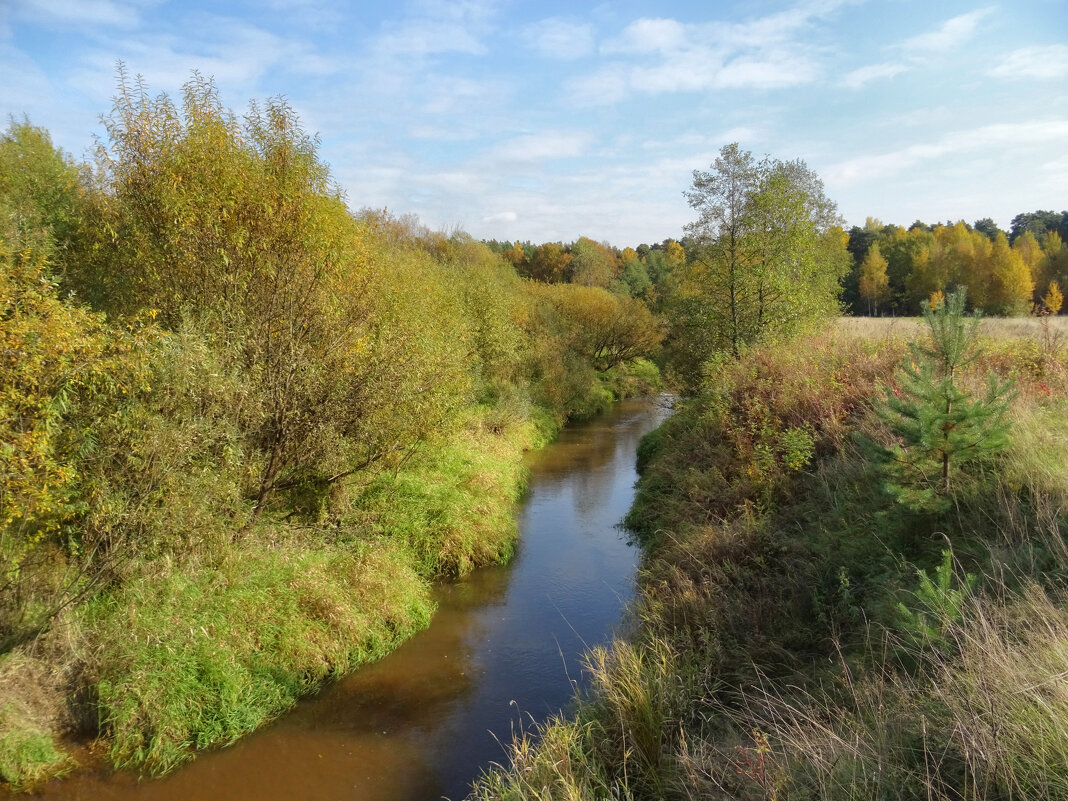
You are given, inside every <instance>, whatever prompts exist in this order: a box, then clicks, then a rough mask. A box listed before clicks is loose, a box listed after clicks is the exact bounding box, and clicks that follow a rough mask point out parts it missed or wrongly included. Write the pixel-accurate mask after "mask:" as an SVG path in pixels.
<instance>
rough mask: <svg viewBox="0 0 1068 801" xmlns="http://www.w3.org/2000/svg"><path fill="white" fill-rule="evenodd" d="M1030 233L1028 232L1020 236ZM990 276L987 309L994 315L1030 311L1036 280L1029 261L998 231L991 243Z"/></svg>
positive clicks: (1017, 313)
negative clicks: (1033, 277) (1032, 275)
mask: <svg viewBox="0 0 1068 801" xmlns="http://www.w3.org/2000/svg"><path fill="white" fill-rule="evenodd" d="M1027 236H1029V233H1028V234H1025V236H1024V237H1021V239H1023V238H1026V237H1027ZM1017 241H1020V240H1017ZM1036 248H1037V245H1036ZM1036 264H1037V258H1036ZM990 278H991V283H990V293H989V296H988V298H987V302H986V305H985V308H987V309H989V311H991V312H992V313H994V314H1002V315H1020V314H1027V312H1028V309H1029V308H1030V306H1031V294H1032V293H1033V292H1034V288H1035V282H1034V280H1033V279H1032V278H1031V270H1030V268H1029V267H1028V266H1027V263H1026V262H1025V261H1024V259H1023V257H1022V256H1021V254H1020V253H1019V252H1018V251H1017V250H1015V249H1014V248H1012V247H1010V246H1009V240H1008V239H1007V238H1006V237H1005V235H1004V234H998V235H997V238H996V239H995V240H994V243H993V246H992V250H991V253H990Z"/></svg>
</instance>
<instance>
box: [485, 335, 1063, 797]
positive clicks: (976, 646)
mask: <svg viewBox="0 0 1068 801" xmlns="http://www.w3.org/2000/svg"><path fill="white" fill-rule="evenodd" d="M1066 322H1068V321H1066V320H1054V321H1050V322H1049V323H1047V324H1045V325H1044V323H1043V321H1039V320H1028V319H1020V320H989V321H985V322H984V326H985V327H984V329H983V332H982V333H983V334H984V342H983V345H984V347H985V352H984V353H983V355H982V356H981V357H980V359H978V360H977V361H976V362H975V363H974V364H973V365H972V368H973V369H974V371H975V373H976V375H975V376H970V377H969V380H971V379H972V378H974V380H975V382H976V387H977V388H978V387H980V385H981V383H982V382H981V380H980V379H981V378H982V374H983V373H985V372H986V371H988V370H992V371H995V372H997V373H1000V374H1001V375H1003V376H1012V377H1013V378H1014V379H1015V383H1016V387H1017V396H1016V399H1015V401H1014V404H1013V408H1012V411H1011V414H1010V419H1011V426H1012V428H1011V445H1010V447H1009V448H1008V449H1007V450H1006V451H1005V452H1004V453H1003V454H1002V455H1001V456H1000V459H999V462H998V463H997V465H995V466H993V467H992V469H989V470H980V471H978V472H977V473H976V475H975V476H974V479H975V482H977V489H976V491H975V492H973V493H971V494H969V495H968V498H967V502H966V503H962V504H961V506H960V507H959V508H957V509H955V510H954V513H953V514H949V515H946V516H944V517H942V518H940V519H930V518H923V517H916V516H908V515H905V514H903V513H901V512H900V511H899V510H897V511H896V507H894V505H893V503H892V502H891V501H889V500H887V499H886V498H885V497H884V496H883V494H882V493H881V492H880V488H879V478H878V475H877V474H876V473H874V472H873V471H872V470H871V469H870V468H871V466H870V465H869V464H868V463H867V462H866V461H865V459H866V456H865V453H866V452H865V451H864V450H863V449H862V448H859V447H857V446H855V445H854V439H853V436H852V434H853V432H855V431H857V430H858V429H861V430H864V431H865V432H866V433H868V434H869V435H870V436H877V435H878V432H877V431H875V430H874V429H873V430H871V431H869V430H868V429H869V428H872V427H873V426H874V425H875V424H874V423H873V422H872V420H871V419H870V417H869V416H867V415H866V414H865V409H866V408H867V399H868V398H870V397H871V396H872V394H873V393H875V392H876V391H877V389H876V388H877V386H878V383H879V379H880V378H886V377H888V376H889V375H890V374H891V373H892V372H893V369H894V365H895V364H897V363H898V361H899V360H900V357H901V354H902V352H903V351H904V350H905V347H904V343H905V341H906V340H907V339H909V338H912V337H915V336H916V335H917V334H922V333H923V330H924V327H925V326H924V324H923V322H922V321H921V320H900V319H898V320H888V319H881V320H857V319H849V320H843V321H841V322H840V324H839V326H838V331H839V335H835V334H834V333H833V332H832V333H831V334H830V335H825V336H824V337H821V338H817V339H814V340H811V341H809V342H808V343H806V347H805V348H800V349H799V348H796V347H792V348H790V347H784V348H768V349H763V350H762V351H760V352H755V353H753V354H750V356H749V357H747V358H746V359H745V360H743V361H742V362H741V363H738V364H729V365H726V366H725V367H723V369H721V370H719V371H718V372H717V374H716V378H715V380H714V381H710V386H711V390H710V392H709V396H708V397H707V398H703V399H697V400H695V401H693V402H691V403H690V404H689V405H688V406H684V407H683V409H682V411H680V412H679V413H678V414H677V415H676V417H675V418H674V419H673V420H671V421H670V422H669V423H668V424H666V425H665V426H664V427H663V428H662V429H661V430H660V431H659V433H658V434H657V435H655V437H653V438H651V439H650V440H648V441H647V443H646V444H645V448H644V452H643V478H642V483H641V487H640V493H639V501H640V503H639V505H638V506H637V507H636V509H635V512H634V513H633V514H632V518H633V519H634V520H635V522H637V523H639V524H640V527H641V529H642V531H643V533H645V534H646V536H647V537H648V538H649V541H650V542H652V543H654V545H653V547H652V548H651V549H650V550H649V555H648V560H647V564H646V568H647V571H646V574H645V579H646V586H645V588H644V590H645V595H644V601H643V604H642V606H641V607H640V609H639V610H638V611H639V613H640V614H641V615H642V616H643V622H644V624H645V626H644V629H643V632H642V633H641V634H640V635H639V638H638V640H637V642H635V643H634V644H632V645H627V646H625V647H624V646H619V645H616V646H613V647H612V648H609V649H606V650H604V651H600V652H598V653H597V654H595V655H594V656H593V657H592V658H591V670H592V676H593V685H594V687H595V694H594V695H593V697H592V698H590V699H588V700H586V701H584V702H583V703H581V704H580V705H579V707H578V712H577V717H576V719H575V720H573V721H570V722H569V721H565V720H557V721H554V722H553V723H552V724H551V725H550V726H548V727H547V728H546V729H545V730H543V731H542V732H541V737H542V739H541V740H540V743H541V744H540V745H537V744H535V742H534V741H532V740H531V739H530V738H526V739H524V740H523V741H522V742H521V743H519V744H517V746H516V750H515V751H514V752H513V763H512V765H511V767H510V769H509V770H506V771H501V772H498V773H495V774H493V775H492V776H490V777H487V778H486V779H484V780H483V782H482V783H480V785H479V786H478V787H477V791H476V794H475V796H474V797H476V798H478V799H497V798H500V799H526V798H539V799H541V798H554V799H555V798H568V799H571V798H574V799H578V798H611V797H633V798H636V799H658V800H661V799H686V801H691V800H692V801H697V799H702V801H705V800H706V799H723V801H726V799H764V800H765V801H767V799H780V800H781V799H786V798H789V799H791V801H798V800H799V799H812V801H815V799H821V800H822V799H843V800H844V799H859V798H864V799H885V801H891V799H894V800H895V801H896V800H898V799H901V800H902V801H904V799H918V798H923V799H944V800H945V801H950V799H953V800H954V801H995V799H998V800H1000V799H1015V798H1021V799H1022V798H1029V799H1030V798H1035V799H1054V798H1057V799H1064V798H1068V768H1066V767H1065V766H1066V765H1068V723H1066V721H1068V693H1066V692H1065V689H1064V687H1065V677H1066V676H1068V649H1066V647H1065V645H1064V643H1066V642H1068V590H1066V589H1065V583H1066V582H1068V546H1066V542H1065V530H1066V528H1065V525H1066V522H1068V478H1066V476H1068V455H1066V454H1068V446H1066V443H1068V359H1066V357H1065V348H1063V347H1060V346H1058V344H1057V342H1056V335H1057V334H1058V333H1059V332H1061V331H1063V330H1064V329H1065V328H1068V326H1066V325H1065V323H1066ZM1047 334H1048V336H1047ZM884 343H885V344H884ZM713 385H714V386H713ZM793 430H804V431H806V432H808V433H809V434H810V436H811V438H812V441H813V443H814V444H815V454H816V459H815V461H814V462H813V463H809V464H806V465H804V466H803V467H802V468H801V470H800V472H795V471H793V470H792V469H790V468H789V467H788V460H787V459H784V458H782V457H783V456H784V454H785V453H786V451H785V449H784V447H783V443H784V439H783V434H784V433H786V432H788V431H793ZM769 487H770V488H771V491H770V492H769V491H768V489H769ZM947 538H948V539H949V540H951V543H952V545H951V547H952V549H953V554H954V556H955V559H956V561H955V565H956V568H955V571H954V572H955V576H956V577H955V578H953V579H952V580H951V582H950V584H951V586H952V587H953V588H959V587H962V586H964V585H965V583H966V582H965V580H964V578H963V573H964V572H973V573H976V574H982V578H981V581H980V583H979V585H978V587H976V589H975V590H974V591H971V594H970V595H969V591H966V590H965V591H960V592H959V593H958V592H957V591H956V590H954V592H953V593H948V594H946V597H944V598H941V599H940V598H939V597H933V598H927V600H928V601H931V602H932V603H933V605H931V604H928V605H927V606H924V605H923V601H924V598H925V597H926V596H924V597H921V593H920V592H919V590H918V589H917V576H916V574H917V571H918V569H920V568H926V569H928V570H929V569H930V568H931V567H933V566H935V564H936V563H937V559H938V556H939V554H940V552H941V550H942V549H943V548H944V547H945V543H946V540H947ZM932 560H933V561H932ZM962 563H963V564H964V565H966V567H965V566H962ZM936 595H937V594H936ZM950 595H952V596H953V597H952V598H951V597H949V596H950ZM958 595H959V598H958ZM940 600H941V601H944V603H940V602H939V601H940ZM949 601H953V603H950V602H949ZM957 601H959V603H958V602H957ZM898 602H904V603H905V604H906V610H908V611H915V609H921V610H922V611H923V613H924V614H925V615H929V617H930V620H929V621H928V622H929V623H930V626H931V629H932V630H934V631H938V632H939V636H938V638H937V641H934V640H932V639H930V638H929V637H928V638H927V639H925V638H924V637H923V636H916V632H917V631H918V630H916V629H914V626H913V627H910V625H912V624H909V623H908V621H907V620H906V619H905V616H904V615H903V614H902V613H901V612H900V611H897V610H899V605H898ZM576 765H578V766H581V770H576Z"/></svg>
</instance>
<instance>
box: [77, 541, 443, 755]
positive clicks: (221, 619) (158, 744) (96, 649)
mask: <svg viewBox="0 0 1068 801" xmlns="http://www.w3.org/2000/svg"><path fill="white" fill-rule="evenodd" d="M431 610H432V605H431V602H430V601H429V596H428V586H427V584H426V582H425V581H424V580H422V579H421V578H420V577H419V576H417V575H416V574H415V573H414V572H413V571H412V569H411V567H410V566H409V564H408V562H407V560H406V558H405V554H404V552H403V549H402V548H401V547H400V546H398V545H396V544H391V543H389V542H386V541H375V540H369V541H367V542H364V543H360V544H358V545H356V544H354V545H349V546H345V547H338V546H333V547H331V546H330V545H329V544H327V543H322V544H321V546H320V547H319V548H316V549H314V550H312V549H307V548H298V547H294V546H293V544H287V543H279V544H273V545H272V544H270V543H265V542H262V541H260V542H255V543H253V542H251V541H250V543H249V545H248V546H247V547H244V546H243V547H242V548H240V549H239V550H238V551H236V552H234V553H232V555H230V556H229V557H228V558H226V559H224V560H222V561H221V562H220V563H218V565H217V566H216V568H215V569H214V570H211V571H206V570H204V571H189V570H182V569H172V570H161V572H160V575H157V576H154V577H152V579H151V580H146V581H142V582H137V583H129V584H127V585H125V586H124V587H122V588H121V589H118V590H116V591H114V592H111V593H108V594H106V595H103V596H101V597H99V598H97V599H95V600H94V601H93V602H92V603H91V604H89V605H88V606H87V607H86V608H85V609H84V611H83V625H84V627H85V631H86V637H85V641H86V642H87V643H91V644H92V650H90V651H89V652H88V653H86V654H85V660H86V670H87V671H88V672H89V674H90V675H91V676H92V685H93V686H94V687H95V689H96V693H97V706H98V709H99V716H100V727H101V731H102V733H103V734H105V735H106V736H107V738H108V740H109V741H110V743H111V757H112V759H113V761H114V763H115V764H116V765H118V766H120V767H134V768H139V769H142V770H147V771H149V772H153V773H161V772H164V771H166V770H168V769H170V768H171V767H173V766H174V765H176V764H177V763H179V762H181V761H183V760H185V759H187V758H189V757H190V756H191V754H192V751H193V750H194V749H202V748H208V747H211V746H215V745H221V744H225V743H229V742H232V741H233V740H235V739H236V738H237V737H239V736H241V735H242V734H245V733H247V732H250V731H252V730H253V729H255V728H256V727H257V726H259V725H260V724H261V723H263V721H265V720H267V719H270V718H271V717H274V716H276V715H278V714H280V713H281V712H283V711H285V710H286V709H287V708H289V707H290V706H291V705H292V704H293V703H295V702H296V700H297V698H299V697H300V696H301V695H302V694H304V693H306V692H308V691H309V690H311V689H312V688H313V687H315V686H316V685H317V684H318V683H319V682H320V681H322V680H323V679H324V678H326V677H327V676H330V675H333V674H338V673H343V672H345V671H348V670H350V669H352V668H353V667H356V666H357V665H359V664H362V663H363V662H366V661H369V660H371V659H375V658H377V657H380V656H382V655H383V654H384V653H386V652H388V651H389V650H390V649H392V648H393V647H394V646H395V645H396V644H397V643H398V642H400V641H401V640H403V639H404V638H405V637H408V636H410V635H411V634H412V633H413V632H414V631H415V630H418V629H419V628H422V627H424V626H425V625H426V624H427V622H428V621H429V618H430V613H431Z"/></svg>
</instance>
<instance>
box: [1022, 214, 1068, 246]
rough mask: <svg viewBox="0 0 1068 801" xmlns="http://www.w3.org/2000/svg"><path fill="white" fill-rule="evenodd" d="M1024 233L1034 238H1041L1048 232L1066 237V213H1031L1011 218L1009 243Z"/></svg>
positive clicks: (1067, 228)
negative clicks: (1029, 233)
mask: <svg viewBox="0 0 1068 801" xmlns="http://www.w3.org/2000/svg"><path fill="white" fill-rule="evenodd" d="M1025 231H1030V232H1031V233H1032V234H1034V236H1035V237H1036V238H1041V237H1042V236H1043V235H1044V234H1046V233H1047V232H1048V231H1057V232H1058V233H1059V234H1060V235H1061V237H1062V238H1065V237H1068V211H1062V212H1056V211H1031V212H1024V213H1023V214H1017V215H1016V216H1015V217H1013V218H1012V225H1011V227H1010V228H1009V242H1010V243H1015V242H1016V238H1017V237H1019V236H1022V235H1023V233H1024V232H1025Z"/></svg>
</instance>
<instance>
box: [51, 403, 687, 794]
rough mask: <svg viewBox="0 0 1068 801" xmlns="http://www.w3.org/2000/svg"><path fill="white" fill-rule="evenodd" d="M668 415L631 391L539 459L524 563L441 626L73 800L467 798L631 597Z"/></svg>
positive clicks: (447, 610)
mask: <svg viewBox="0 0 1068 801" xmlns="http://www.w3.org/2000/svg"><path fill="white" fill-rule="evenodd" d="M667 414H668V410H667V403H666V401H665V399H664V398H661V399H653V400H629V401H623V402H621V403H618V404H616V405H615V406H614V407H613V408H612V410H611V411H609V412H608V413H606V414H604V415H601V416H599V417H597V418H595V419H594V420H591V421H589V422H586V423H581V424H577V425H572V426H569V427H568V428H567V429H565V430H564V431H563V432H562V434H561V435H560V437H559V439H558V440H557V441H556V442H555V443H553V444H552V445H550V446H549V447H547V448H544V449H543V450H541V451H538V452H536V453H533V454H531V455H530V456H529V457H528V458H529V467H530V489H529V492H528V493H527V497H526V499H525V500H524V502H523V504H522V506H521V508H520V509H519V511H518V514H519V515H520V531H521V534H520V541H519V547H518V550H517V553H516V556H515V558H514V559H513V560H512V562H511V563H510V564H508V565H506V566H503V567H493V568H484V569H481V570H478V571H475V572H474V574H472V575H471V576H470V577H468V578H467V579H466V580H464V581H461V582H458V583H455V584H447V585H442V586H440V587H439V588H438V589H437V590H436V595H437V601H438V611H437V613H436V614H435V615H434V618H433V621H432V622H431V624H430V627H429V628H428V629H427V630H426V631H423V632H421V633H419V634H417V635H416V636H415V637H413V638H411V639H410V640H408V641H407V642H406V643H404V644H403V645H402V646H400V647H399V648H398V649H397V650H396V651H394V652H393V653H392V654H390V655H389V656H387V657H385V658H384V659H382V660H380V661H378V662H376V663H374V664H372V665H369V666H367V667H364V668H361V669H360V670H358V671H357V672H355V673H353V674H352V675H350V676H348V677H346V678H344V679H341V680H339V681H337V682H334V683H332V684H330V685H328V686H327V687H325V688H324V689H323V690H322V691H321V692H319V693H318V694H316V695H314V696H312V697H311V698H308V699H307V700H305V701H302V702H301V703H300V704H299V705H298V706H297V707H296V708H295V709H294V710H293V711H292V712H291V713H289V714H287V715H286V716H285V717H283V718H281V719H280V720H278V721H277V722H275V723H273V724H271V725H269V726H267V727H265V728H264V729H262V730H260V731H259V732H257V733H255V734H253V735H251V736H249V737H247V738H245V739H243V740H241V741H240V742H238V743H237V744H235V745H233V746H231V747H229V748H225V749H222V750H218V751H214V752H210V753H206V754H201V755H200V756H198V757H197V759H196V760H195V761H193V762H191V763H190V764H188V765H186V766H185V767H183V768H181V769H180V770H178V771H176V772H175V773H173V774H171V775H169V776H166V777H164V778H162V779H153V780H144V781H141V782H138V780H137V779H136V777H134V776H132V775H130V774H126V773H117V774H111V773H109V772H106V771H103V770H98V771H92V770H90V771H84V772H82V773H79V774H77V775H75V776H72V777H71V778H69V779H67V780H65V781H61V782H55V783H52V784H51V785H49V786H47V787H46V788H45V789H44V792H43V796H44V797H45V798H54V799H69V801H191V800H193V799H226V801H245V800H246V799H247V801H253V800H255V801H275V800H277V801H283V799H284V801H304V800H305V799H307V801H326V800H327V799H337V800H338V801H401V800H402V799H404V800H406V799H413V800H414V799H419V801H427V799H438V798H442V797H448V798H452V799H460V798H463V797H464V796H465V795H466V793H467V791H468V788H469V787H470V784H471V782H472V781H473V780H474V779H475V778H476V777H477V776H478V775H479V773H480V772H481V771H482V770H483V769H485V768H486V767H488V766H489V765H490V764H491V763H492V762H500V761H503V760H504V759H505V751H504V747H503V745H504V744H506V743H507V742H508V741H509V740H510V739H511V736H512V735H511V733H512V731H513V730H514V729H515V728H517V727H519V726H526V727H530V726H531V724H532V721H542V720H544V719H545V718H546V717H547V716H548V715H549V714H551V713H553V712H555V711H558V710H560V709H561V708H563V707H565V706H566V704H567V702H568V700H569V699H570V698H571V696H572V694H573V692H574V689H575V687H576V685H579V686H581V685H582V683H583V681H584V679H583V676H582V666H581V665H582V653H583V652H584V651H585V650H586V649H587V648H588V647H589V646H592V645H596V644H600V643H603V642H605V641H606V640H607V639H608V638H609V637H610V636H611V634H612V633H613V631H614V630H615V629H616V627H618V625H619V624H620V623H621V621H622V619H623V613H624V608H625V607H626V605H627V603H628V602H629V601H630V600H631V599H632V597H633V594H634V574H635V569H636V567H637V562H638V552H637V550H636V549H635V548H634V547H632V546H630V545H628V544H627V541H626V535H625V534H624V533H623V532H622V531H620V530H619V528H618V527H617V524H618V523H619V522H620V521H621V520H622V518H623V516H624V515H625V514H626V512H627V510H628V509H629V508H630V505H631V502H632V501H633V498H634V482H635V480H636V478H637V476H636V473H635V469H634V463H635V450H636V448H637V444H638V440H639V439H640V438H641V437H642V435H643V434H645V433H646V432H647V431H650V430H651V429H653V428H655V427H656V426H657V425H658V424H659V423H660V421H661V420H663V418H664V417H665V416H666V415H667Z"/></svg>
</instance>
